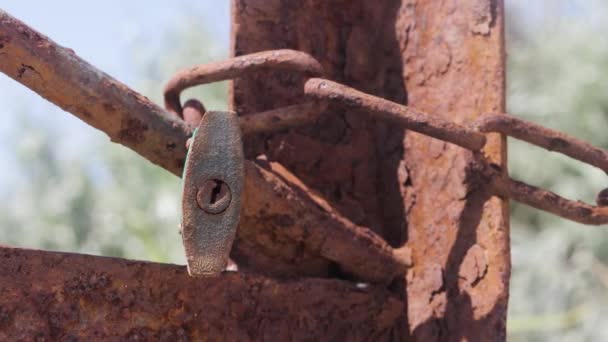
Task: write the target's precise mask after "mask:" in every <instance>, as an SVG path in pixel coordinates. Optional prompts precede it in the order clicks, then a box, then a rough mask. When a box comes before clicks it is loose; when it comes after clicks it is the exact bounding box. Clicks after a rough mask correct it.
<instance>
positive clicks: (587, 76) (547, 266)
mask: <svg viewBox="0 0 608 342" xmlns="http://www.w3.org/2000/svg"><path fill="white" fill-rule="evenodd" d="M506 2H507V4H506V6H507V39H508V41H507V43H508V47H507V48H508V107H509V108H508V109H509V112H510V113H512V114H516V115H520V116H522V117H525V118H527V119H529V120H532V121H535V122H538V123H542V124H543V125H546V126H550V127H554V128H557V129H559V130H562V131H565V132H568V133H570V134H572V135H575V136H577V137H580V138H583V139H586V140H588V141H591V142H593V143H594V144H596V145H597V146H600V147H602V148H608V134H606V131H607V129H608V35H607V32H608V3H607V2H606V1H601V0H585V1H582V0H581V1H572V0H570V1H567V0H551V1H550V0H541V1H534V2H532V1H525V0H506ZM0 8H2V9H4V10H6V11H8V12H9V13H10V14H12V15H13V16H15V17H17V18H19V19H21V20H23V21H25V22H26V23H28V24H29V25H31V26H33V27H34V28H36V29H37V30H39V31H41V32H43V33H45V34H46V35H48V36H49V37H51V38H52V39H53V40H55V41H56V42H58V43H59V44H61V45H64V46H67V47H70V48H72V49H74V50H75V51H76V53H77V54H79V55H80V56H81V57H83V58H84V59H85V60H87V61H89V62H90V63H92V64H93V65H95V66H97V67H98V68H100V69H101V70H104V71H105V72H107V73H108V74H110V75H112V76H114V77H115V78H117V79H119V80H121V81H122V82H125V83H126V84H128V85H129V86H130V87H132V88H134V89H136V90H137V91H139V92H141V93H143V94H145V95H146V96H148V97H150V98H151V99H153V100H154V101H156V102H158V103H160V94H161V89H162V87H163V84H164V82H165V81H166V80H167V79H168V78H169V77H170V75H171V74H172V73H174V72H175V71H177V70H178V69H180V68H182V67H185V66H190V65H193V64H198V63H204V62H208V61H212V60H219V59H221V58H224V57H226V56H228V42H229V21H230V20H229V1H194V0H181V1H171V2H169V1H157V0H156V1H146V2H143V1H139V2H135V1H132V2H127V1H118V0H106V1H103V2H100V1H98V2H84V1H80V2H78V1H68V0H62V1H58V0H56V1H46V2H45V1H33V0H28V1H25V0H5V1H3V2H2V4H0ZM194 92H196V96H197V97H200V98H204V99H205V103H206V104H208V107H210V108H213V109H223V108H226V98H227V93H226V87H225V85H217V86H207V87H202V88H201V89H197V90H194ZM0 106H1V108H2V109H3V111H4V114H3V115H2V121H0V165H2V171H0V175H1V177H0V203H3V205H0V241H1V242H2V243H5V244H13V245H18V246H27V247H34V248H44V249H54V250H63V251H76V252H83V253H90V254H103V255H112V256H121V257H127V258H135V259H146V260H155V261H162V262H174V263H181V264H183V263H184V256H183V250H182V247H181V242H180V238H179V236H178V235H177V223H178V222H179V207H178V203H179V196H180V184H179V179H178V178H177V177H174V176H173V175H171V174H169V173H167V172H165V171H163V170H161V169H160V168H157V167H154V166H152V165H151V164H149V163H148V162H146V161H145V160H143V159H142V158H140V157H138V156H137V155H136V154H134V153H132V152H131V151H129V150H127V149H126V148H124V147H122V146H119V145H116V144H111V143H110V142H109V139H108V138H107V137H106V136H105V135H104V134H103V133H100V132H98V131H96V130H94V129H92V128H90V127H89V126H87V125H86V124H84V123H82V122H80V121H79V120H78V119H76V118H75V117H73V116H71V115H68V114H65V113H63V111H61V110H60V109H58V108H57V107H55V106H54V105H51V104H50V103H48V102H46V101H45V100H43V99H41V98H40V97H39V96H38V95H36V94H34V93H32V92H31V91H29V90H28V89H26V88H25V87H23V86H21V85H19V84H18V83H16V82H14V81H13V80H11V79H9V78H8V77H6V76H5V75H4V74H0ZM509 166H510V170H511V173H512V174H513V175H514V176H515V177H516V178H519V179H524V180H526V181H528V182H530V183H533V184H536V185H540V186H543V187H546V188H550V189H552V190H554V191H556V192H558V193H560V194H562V195H565V196H567V197H572V198H575V199H581V200H585V201H588V202H593V199H594V196H595V194H596V193H597V191H598V190H600V189H603V188H604V187H606V186H607V185H608V179H607V178H606V176H605V175H604V174H603V173H602V172H600V171H598V170H596V169H594V168H591V167H588V166H585V165H582V164H580V163H578V162H574V161H572V160H569V159H567V158H565V157H561V156H559V155H555V154H550V153H547V152H545V151H542V150H539V149H536V148H533V147H530V146H528V145H525V144H523V143H519V142H512V141H510V143H509ZM512 211H513V212H512V235H511V236H512V252H513V276H512V281H511V298H510V302H509V307H510V308H509V321H508V330H509V340H510V341H608V231H607V229H608V228H607V227H603V228H593V227H584V226H580V225H577V224H573V223H571V222H568V221H564V220H562V219H559V218H556V217H554V216H551V215H548V214H544V213H540V212H538V211H535V210H530V209H528V208H526V207H523V206H519V205H517V204H514V205H513V210H512Z"/></svg>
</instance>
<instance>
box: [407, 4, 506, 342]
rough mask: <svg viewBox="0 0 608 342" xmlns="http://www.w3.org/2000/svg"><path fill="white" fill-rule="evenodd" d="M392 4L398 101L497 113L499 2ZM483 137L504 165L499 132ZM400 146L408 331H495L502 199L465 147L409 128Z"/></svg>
mask: <svg viewBox="0 0 608 342" xmlns="http://www.w3.org/2000/svg"><path fill="white" fill-rule="evenodd" d="M401 3H402V6H401V11H400V14H399V18H398V19H397V31H398V32H399V33H398V35H399V42H400V44H399V46H400V51H402V59H403V73H402V77H403V80H404V84H405V87H406V88H407V92H408V105H410V106H413V107H415V108H418V109H420V110H422V111H425V112H428V113H435V114H437V115H440V116H442V117H444V118H446V119H449V120H451V121H453V122H457V123H461V124H465V125H466V124H468V123H470V122H472V121H474V120H475V119H477V118H478V117H480V116H482V115H483V114H484V113H504V112H505V108H504V106H505V86H504V84H505V75H504V57H505V55H504V53H505V51H504V32H503V31H504V30H503V25H504V21H503V18H504V12H503V1H501V0H463V1H458V2H454V1H449V0H436V1H417V0H403V1H401ZM487 138H488V142H487V144H486V146H485V147H484V150H483V153H484V155H485V157H486V158H488V160H489V161H490V162H491V163H494V164H497V165H499V166H501V167H502V168H503V172H506V163H505V162H506V144H505V141H504V140H505V139H504V137H502V136H500V135H498V134H489V135H488V136H487ZM404 148H405V158H404V164H403V169H402V172H403V173H402V174H403V178H402V180H403V184H404V186H403V188H402V191H403V192H402V193H403V199H404V201H403V205H404V208H406V210H407V218H408V224H409V229H408V237H409V238H408V245H409V246H411V247H412V257H413V260H414V267H413V268H412V269H411V270H410V271H409V272H408V276H407V300H408V302H407V304H408V319H409V328H410V332H411V333H412V336H413V337H414V338H415V339H416V340H419V341H440V340H452V341H465V340H466V341H503V340H505V329H506V322H505V321H506V314H507V300H508V289H509V275H510V253H509V223H508V218H509V213H508V203H507V200H504V199H501V198H500V197H497V196H492V195H491V191H490V190H491V189H490V187H489V186H488V184H487V183H486V182H485V181H484V179H483V175H482V174H479V173H478V172H476V165H477V161H476V158H475V156H474V155H473V153H471V152H469V151H466V150H463V149H461V148H459V147H457V146H454V145H451V144H448V143H445V142H442V141H439V140H436V139H433V138H429V137H426V136H423V135H420V134H417V133H413V132H408V133H407V134H406V139H405V142H404Z"/></svg>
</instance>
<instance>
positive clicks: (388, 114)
mask: <svg viewBox="0 0 608 342" xmlns="http://www.w3.org/2000/svg"><path fill="white" fill-rule="evenodd" d="M304 92H305V94H306V96H309V97H312V98H315V99H318V100H320V101H331V102H334V103H337V104H340V105H343V106H347V107H349V108H352V109H355V110H357V111H359V112H363V113H366V114H368V115H372V116H373V117H377V118H380V119H383V120H387V121H389V122H393V123H395V124H397V125H399V126H402V127H403V128H404V129H410V130H412V131H414V132H419V133H423V134H426V135H428V136H431V137H434V138H437V139H441V140H444V141H447V142H451V143H453V144H456V145H458V146H462V147H464V148H466V149H469V150H479V149H481V148H482V147H483V146H484V145H485V143H486V137H485V135H483V134H482V133H479V132H477V131H475V130H473V129H471V128H468V127H465V126H462V125H459V124H457V123H454V122H452V121H450V120H446V119H444V118H442V117H440V116H436V115H433V114H428V113H424V112H421V111H419V110H417V109H415V108H412V107H408V106H403V105H400V104H398V103H394V102H391V101H388V100H385V99H383V98H380V97H376V96H372V95H368V94H365V93H363V92H361V91H358V90H356V89H353V88H351V87H347V86H345V85H342V84H339V83H336V82H332V81H329V80H325V79H322V78H311V79H309V80H308V81H306V84H305V85H304Z"/></svg>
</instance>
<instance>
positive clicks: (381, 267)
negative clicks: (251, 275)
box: [232, 160, 411, 284]
mask: <svg viewBox="0 0 608 342" xmlns="http://www.w3.org/2000/svg"><path fill="white" fill-rule="evenodd" d="M247 168H248V169H247V175H248V178H247V182H246V183H245V194H246V196H245V198H244V203H246V204H247V205H246V206H245V207H244V208H243V213H242V218H241V225H242V226H246V227H248V229H247V230H239V232H238V234H239V236H241V234H242V236H241V239H240V241H237V242H236V243H235V248H234V250H233V254H232V257H233V259H234V260H236V261H237V262H238V263H239V265H242V266H243V267H248V268H255V269H256V271H257V272H263V273H267V274H273V275H279V276H295V275H298V274H305V275H314V274H324V273H325V275H330V276H334V277H336V276H340V277H347V278H355V279H362V280H365V281H369V282H374V283H385V284H386V283H390V282H391V281H393V280H394V279H395V278H400V277H402V276H403V274H405V272H406V270H407V267H408V266H410V264H411V260H410V258H409V251H408V250H407V248H405V249H401V250H400V249H393V248H392V247H390V246H389V245H388V244H387V243H386V241H384V240H383V239H382V238H380V237H379V236H377V235H376V234H374V233H373V232H371V231H370V230H368V229H367V228H365V227H361V226H357V225H354V224H353V223H352V222H350V221H349V220H347V219H345V218H344V217H343V216H342V215H340V213H338V212H336V210H335V209H334V208H332V207H331V206H330V205H329V203H327V201H326V200H325V199H323V198H322V197H319V196H318V195H317V194H316V193H315V192H314V191H313V190H312V189H310V188H309V187H307V186H306V185H304V184H303V183H302V182H301V181H300V180H299V179H298V178H297V177H295V176H294V175H293V174H292V173H291V172H289V171H288V170H286V169H285V168H284V167H283V166H282V165H280V164H278V163H272V162H270V163H269V162H267V161H264V160H259V161H258V163H257V164H256V168H255V169H250V168H251V167H250V166H247ZM256 183H257V184H261V185H263V186H264V187H266V185H265V184H268V187H272V189H263V190H264V195H263V196H268V195H267V194H269V193H272V194H273V197H270V198H266V199H264V200H263V201H260V200H258V199H259V196H260V195H261V194H256V193H255V192H254V191H249V190H248V189H247V188H248V187H253V186H255V185H256ZM271 184H272V185H271ZM273 198H276V199H277V200H273ZM290 240H291V241H293V242H292V243H285V242H287V241H290ZM340 241H349V243H348V244H342V243H341V242H340ZM294 242H295V246H296V248H294ZM269 244H270V247H271V248H268V247H269ZM281 244H283V245H284V249H283V250H282V251H281V253H280V254H279V253H277V251H276V250H275V248H274V247H272V246H279V245H281ZM249 250H255V251H258V256H259V255H265V256H267V257H266V258H264V259H259V258H256V256H255V255H254V256H252V255H250V254H249V253H248V251H249ZM319 256H321V257H322V258H324V259H325V260H330V261H332V262H333V263H334V264H333V265H332V264H328V263H327V262H324V261H323V259H319V258H318V257H319ZM345 261H346V262H345ZM257 263H260V264H257ZM330 272H331V273H330Z"/></svg>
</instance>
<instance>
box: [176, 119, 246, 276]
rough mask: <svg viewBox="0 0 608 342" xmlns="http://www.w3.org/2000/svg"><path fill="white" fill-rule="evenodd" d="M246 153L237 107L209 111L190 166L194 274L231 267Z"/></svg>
mask: <svg viewBox="0 0 608 342" xmlns="http://www.w3.org/2000/svg"><path fill="white" fill-rule="evenodd" d="M244 177H245V171H244V157H243V143H242V141H241V131H240V128H239V122H238V117H237V116H236V114H235V113H234V112H207V113H205V115H204V116H203V118H202V120H201V122H200V124H199V126H198V129H197V131H196V132H195V135H194V137H193V140H192V142H191V144H190V150H189V152H188V157H187V160H186V166H185V168H184V177H183V180H184V187H183V197H182V215H183V216H182V238H183V242H184V247H185V249H186V259H187V263H188V273H190V275H192V276H215V275H218V274H219V273H220V272H221V271H222V270H224V268H225V267H226V263H227V261H228V255H229V254H230V249H231V248H232V242H233V240H234V237H235V234H236V227H237V225H238V223H239V214H240V211H241V198H242V192H243V179H244Z"/></svg>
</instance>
